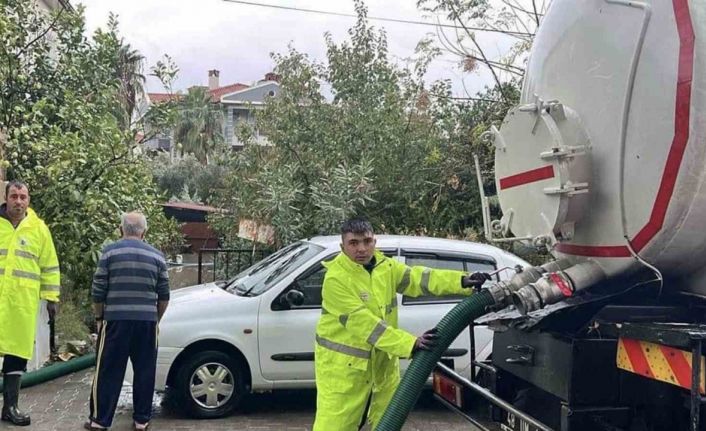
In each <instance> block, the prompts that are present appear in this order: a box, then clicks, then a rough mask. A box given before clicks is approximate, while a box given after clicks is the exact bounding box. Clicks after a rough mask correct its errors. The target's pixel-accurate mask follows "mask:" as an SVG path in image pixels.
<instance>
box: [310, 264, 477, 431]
mask: <svg viewBox="0 0 706 431" xmlns="http://www.w3.org/2000/svg"><path fill="white" fill-rule="evenodd" d="M375 259H376V264H375V267H374V268H373V270H372V273H368V271H367V270H366V269H365V268H364V267H363V266H362V265H360V264H358V263H356V262H354V261H353V260H351V259H350V258H349V257H348V256H346V255H345V254H344V253H340V254H339V255H338V256H337V257H336V258H335V259H333V260H332V261H330V262H324V263H323V265H324V266H325V267H326V268H327V271H326V276H325V278H324V284H323V289H322V299H323V301H322V310H321V311H322V315H321V318H320V319H319V323H318V325H317V327H316V343H317V345H316V355H315V367H316V387H317V412H316V421H315V424H314V430H328V429H338V430H348V429H357V427H356V426H357V424H358V423H357V422H356V421H359V420H360V416H361V415H362V411H363V410H364V408H365V401H366V399H367V397H368V395H369V394H370V392H371V390H372V392H373V402H372V403H371V407H370V414H369V418H370V421H371V422H372V423H376V422H377V420H379V419H380V417H381V415H382V412H384V409H385V408H386V406H387V403H388V402H389V399H390V398H391V396H392V393H394V390H395V388H396V386H397V384H398V383H399V358H400V357H402V358H408V357H410V356H411V354H412V348H413V347H414V343H415V341H416V339H417V336H416V335H413V334H410V333H409V332H407V331H405V330H402V329H399V328H398V317H397V308H398V307H397V294H398V293H401V294H403V295H405V296H413V297H415V296H421V295H424V294H425V295H428V294H432V295H453V294H465V295H470V294H472V293H473V289H464V288H462V287H461V277H462V276H463V275H464V273H463V272H460V271H451V270H439V269H429V268H425V267H421V266H417V267H409V266H407V265H405V264H403V263H401V262H398V261H397V260H394V259H391V258H387V257H385V256H384V255H383V254H382V253H381V252H379V251H376V252H375ZM429 329H431V328H429ZM376 398H377V400H376ZM346 421H348V422H350V423H347V422H346Z"/></svg>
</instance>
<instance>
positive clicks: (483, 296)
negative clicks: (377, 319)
mask: <svg viewBox="0 0 706 431" xmlns="http://www.w3.org/2000/svg"><path fill="white" fill-rule="evenodd" d="M493 304H495V301H494V300H493V297H492V296H491V295H490V293H488V292H486V291H480V292H478V293H476V294H474V295H471V296H469V297H468V298H466V299H465V300H464V301H462V302H461V303H460V304H458V305H456V306H455V307H454V308H453V309H451V311H449V312H448V314H446V316H444V318H443V319H441V321H440V322H439V324H438V325H436V328H437V330H438V332H437V333H438V336H439V339H438V341H437V344H436V346H435V347H434V349H433V350H420V351H418V352H417V353H415V354H414V357H413V358H412V362H411V363H410V365H409V368H407V371H406V372H405V373H404V377H403V378H402V381H401V382H400V385H399V387H398V388H397V391H396V392H395V395H393V397H392V400H391V401H390V404H389V405H388V407H387V410H385V414H384V415H383V416H382V419H381V420H380V423H379V424H378V426H377V427H375V431H399V430H400V429H401V428H402V426H403V425H404V422H405V420H406V419H407V416H408V415H409V412H410V411H411V410H412V408H413V407H414V404H415V403H416V402H417V399H418V398H419V394H420V392H421V391H422V388H423V387H424V384H425V383H426V381H427V379H428V378H429V374H430V373H431V371H432V370H433V369H434V367H435V366H436V363H437V362H438V361H439V359H441V355H442V354H443V353H444V352H445V351H446V349H447V348H448V347H449V346H450V345H451V343H452V342H453V340H455V339H456V337H458V334H460V333H461V331H463V329H464V328H466V327H467V326H468V324H469V323H470V322H471V321H473V320H475V319H476V318H478V317H480V316H482V315H484V314H486V313H487V311H486V310H487V308H488V307H489V306H491V305H493Z"/></svg>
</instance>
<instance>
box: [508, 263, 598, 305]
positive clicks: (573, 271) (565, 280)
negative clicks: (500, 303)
mask: <svg viewBox="0 0 706 431" xmlns="http://www.w3.org/2000/svg"><path fill="white" fill-rule="evenodd" d="M603 279H605V273H604V272H603V270H602V269H601V267H600V266H598V265H597V264H596V263H595V262H582V263H579V264H577V265H573V266H570V267H569V268H566V269H564V270H562V271H556V272H548V273H546V274H543V275H542V277H541V278H540V279H539V280H537V281H535V282H533V283H530V284H528V285H527V286H524V287H522V288H521V289H519V290H517V291H516V292H515V293H514V294H513V295H512V302H513V303H514V304H515V307H517V310H518V311H519V312H520V313H522V314H527V313H529V312H532V311H535V310H539V309H542V308H544V307H546V306H547V305H550V304H555V303H557V302H559V301H563V300H564V299H566V298H569V297H571V296H573V295H574V294H576V293H577V292H579V291H581V290H584V289H586V288H588V287H591V286H593V285H594V284H596V283H598V282H600V281H602V280H603Z"/></svg>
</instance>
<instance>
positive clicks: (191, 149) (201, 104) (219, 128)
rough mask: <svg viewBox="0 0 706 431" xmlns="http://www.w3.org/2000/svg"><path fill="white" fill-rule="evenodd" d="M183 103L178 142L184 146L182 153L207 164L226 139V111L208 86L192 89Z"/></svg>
mask: <svg viewBox="0 0 706 431" xmlns="http://www.w3.org/2000/svg"><path fill="white" fill-rule="evenodd" d="M180 105H181V106H180V109H179V118H178V119H177V124H176V127H175V129H174V138H175V141H176V142H178V143H180V144H181V145H182V148H181V151H182V155H183V154H184V153H191V154H193V155H194V156H195V157H196V158H197V159H198V160H199V161H200V162H201V163H203V164H204V165H205V164H208V158H209V155H211V154H213V152H214V150H215V149H216V148H217V147H218V146H219V145H221V144H222V143H223V142H224V138H223V113H222V112H221V110H220V108H219V107H218V106H217V105H216V104H215V103H213V102H212V101H211V95H210V94H209V92H208V90H207V89H206V88H205V87H192V88H190V89H189V91H188V93H187V94H186V96H184V98H183V99H182V100H181V102H180Z"/></svg>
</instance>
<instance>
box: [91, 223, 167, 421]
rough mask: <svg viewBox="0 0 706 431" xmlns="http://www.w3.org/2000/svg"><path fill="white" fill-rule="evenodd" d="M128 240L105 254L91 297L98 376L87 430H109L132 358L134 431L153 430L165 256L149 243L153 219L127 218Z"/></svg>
mask: <svg viewBox="0 0 706 431" xmlns="http://www.w3.org/2000/svg"><path fill="white" fill-rule="evenodd" d="M120 231H121V233H122V239H120V240H119V241H117V242H114V243H112V244H109V245H107V246H106V247H105V248H104V249H103V253H102V255H101V258H100V261H99V262H98V268H97V269H96V273H95V275H94V277H93V286H92V289H91V295H92V297H93V311H94V313H95V315H96V322H97V326H98V353H97V359H96V374H95V377H94V379H93V388H92V390H91V401H90V417H89V418H90V421H89V422H86V423H85V424H84V425H85V428H86V429H90V430H100V429H106V428H109V427H110V425H111V424H112V422H113V415H114V414H115V408H116V406H117V403H118V397H119V395H120V389H121V387H122V382H123V379H124V377H125V367H126V365H127V360H128V358H130V361H131V362H132V367H133V371H134V379H133V395H132V398H133V408H134V413H133V420H134V429H136V430H143V429H147V428H148V427H149V421H150V419H151V417H152V396H153V394H154V379H155V369H156V361H157V325H158V323H159V320H160V319H161V318H162V315H164V312H165V311H166V309H167V304H168V303H169V278H168V276H167V264H166V262H165V260H164V255H162V253H161V252H159V251H158V250H157V249H155V248H154V247H152V246H150V245H149V244H147V243H146V242H145V241H144V237H145V233H146V232H147V220H146V219H145V216H144V215H143V214H141V213H139V212H132V213H128V214H123V216H122V221H121V225H120Z"/></svg>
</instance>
